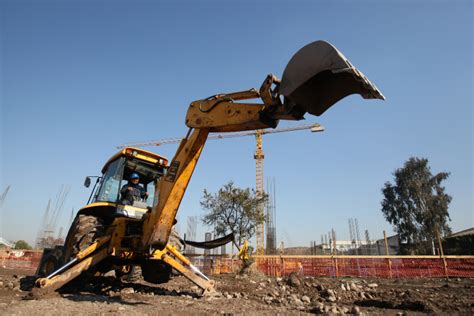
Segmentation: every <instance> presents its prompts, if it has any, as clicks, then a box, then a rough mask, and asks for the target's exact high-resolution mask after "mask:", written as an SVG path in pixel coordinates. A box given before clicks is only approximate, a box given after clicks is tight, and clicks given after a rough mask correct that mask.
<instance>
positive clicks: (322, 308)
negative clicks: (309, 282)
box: [314, 302, 324, 312]
mask: <svg viewBox="0 0 474 316" xmlns="http://www.w3.org/2000/svg"><path fill="white" fill-rule="evenodd" d="M314 307H315V308H316V309H317V310H319V311H321V312H322V311H324V304H323V303H321V302H316V303H315V304H314Z"/></svg>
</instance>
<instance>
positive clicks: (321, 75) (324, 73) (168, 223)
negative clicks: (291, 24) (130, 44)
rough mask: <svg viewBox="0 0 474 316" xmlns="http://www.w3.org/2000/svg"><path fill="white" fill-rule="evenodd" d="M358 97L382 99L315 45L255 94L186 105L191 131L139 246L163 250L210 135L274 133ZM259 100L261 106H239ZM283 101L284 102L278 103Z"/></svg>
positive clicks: (327, 48)
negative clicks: (270, 129)
mask: <svg viewBox="0 0 474 316" xmlns="http://www.w3.org/2000/svg"><path fill="white" fill-rule="evenodd" d="M354 93H358V94H360V95H361V96H362V97H364V98H367V99H384V96H383V95H382V94H381V93H380V91H379V90H378V89H377V88H376V87H375V86H374V85H373V84H372V83H371V82H370V81H369V80H368V79H367V78H366V77H365V76H364V75H363V74H362V73H361V72H360V71H358V70H357V69H356V68H355V67H353V66H352V64H351V63H350V62H349V61H348V60H347V59H346V58H345V57H344V55H342V53H340V52H339V51H338V50H337V49H336V48H335V47H334V46H332V45H331V44H329V43H327V42H324V41H317V42H314V43H311V44H309V45H307V46H305V47H303V48H302V49H301V50H300V51H298V52H297V53H296V54H295V55H294V56H293V58H292V59H291V60H290V62H289V63H288V65H287V67H286V69H285V71H284V73H283V79H282V80H281V81H280V80H278V79H277V78H276V77H275V76H273V75H268V76H267V78H266V79H265V80H264V82H263V84H262V86H261V87H260V90H258V91H257V90H256V89H251V90H247V91H241V92H233V93H225V94H218V95H214V96H211V97H209V98H207V99H203V100H198V101H194V102H192V103H191V105H190V106H189V109H188V113H187V115H186V125H187V126H188V127H190V132H189V133H188V135H187V137H186V138H184V139H183V141H182V142H181V144H180V146H179V148H178V151H177V153H176V155H175V157H174V158H173V160H172V162H171V167H170V169H169V171H168V174H167V175H166V177H164V178H163V179H161V181H160V183H159V197H158V198H159V203H158V205H156V206H155V207H154V208H153V210H152V212H151V214H150V215H149V216H148V217H147V218H146V220H145V221H144V229H143V231H144V235H143V240H142V243H143V246H144V247H150V248H151V249H163V248H164V247H165V246H166V243H167V241H168V238H169V235H170V232H171V227H172V225H173V222H174V220H175V217H176V213H177V211H178V207H179V204H180V203H181V200H182V198H183V195H184V192H185V190H186V187H187V185H188V183H189V180H190V178H191V176H192V173H193V171H194V168H195V167H196V163H197V161H198V159H199V156H200V154H201V152H202V149H203V147H204V144H205V142H206V140H207V136H208V135H209V133H210V132H236V131H244V130H255V129H263V128H268V127H273V128H275V127H276V126H277V125H278V122H279V120H281V119H283V120H300V119H303V118H304V115H305V113H310V114H313V115H318V116H319V115H321V114H322V113H323V112H325V111H326V110H327V109H328V108H329V107H331V106H332V105H333V104H335V103H336V102H337V101H339V100H340V99H342V98H344V97H346V96H348V95H350V94H354ZM251 99H260V101H262V103H246V102H238V101H242V100H251ZM282 99H283V100H282Z"/></svg>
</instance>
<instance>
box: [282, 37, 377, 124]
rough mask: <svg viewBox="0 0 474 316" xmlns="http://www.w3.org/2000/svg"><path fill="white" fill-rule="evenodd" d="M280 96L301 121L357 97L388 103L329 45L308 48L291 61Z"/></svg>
mask: <svg viewBox="0 0 474 316" xmlns="http://www.w3.org/2000/svg"><path fill="white" fill-rule="evenodd" d="M278 92H279V94H280V95H283V96H284V107H285V111H286V112H287V113H289V114H291V115H292V116H293V117H295V118H297V119H300V118H302V117H303V115H304V114H305V113H306V112H308V113H310V114H313V115H317V116H319V115H321V114H323V113H324V112H325V111H326V110H327V109H329V108H330V107H331V106H332V105H333V104H335V103H336V102H338V101H339V100H341V99H343V98H344V97H346V96H348V95H351V94H354V93H358V94H360V95H361V96H362V97H363V98H364V99H381V100H385V97H384V96H383V95H382V93H381V92H380V91H379V90H378V89H377V87H376V86H375V85H374V84H372V83H371V82H370V81H369V79H367V78H366V77H365V76H364V74H363V73H362V72H360V71H359V70H358V69H357V68H355V67H354V66H353V65H352V64H351V63H350V61H349V60H348V59H347V58H346V57H345V56H344V55H343V54H342V53H341V52H340V51H339V50H338V49H337V48H336V47H334V46H332V45H331V44H329V43H328V42H325V41H316V42H313V43H311V44H308V45H306V46H305V47H303V48H302V49H300V50H299V51H298V52H297V53H296V54H295V55H294V56H293V57H292V58H291V60H290V62H289V63H288V65H287V66H286V68H285V71H284V72H283V77H282V79H281V83H280V87H279V91H278Z"/></svg>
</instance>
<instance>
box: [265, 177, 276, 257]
mask: <svg viewBox="0 0 474 316" xmlns="http://www.w3.org/2000/svg"><path fill="white" fill-rule="evenodd" d="M267 194H268V201H267V204H266V205H265V206H266V212H265V224H266V245H267V247H266V251H265V254H267V255H273V254H276V248H277V240H276V185H275V178H273V179H272V180H271V181H270V180H267Z"/></svg>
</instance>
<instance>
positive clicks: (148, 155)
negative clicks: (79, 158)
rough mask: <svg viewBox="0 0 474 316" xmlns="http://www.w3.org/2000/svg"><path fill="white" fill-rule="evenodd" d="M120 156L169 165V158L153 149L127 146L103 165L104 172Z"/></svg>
mask: <svg viewBox="0 0 474 316" xmlns="http://www.w3.org/2000/svg"><path fill="white" fill-rule="evenodd" d="M120 157H133V158H135V159H138V160H142V161H146V162H149V163H153V164H158V165H160V166H162V167H164V168H167V167H168V159H167V158H166V157H163V156H160V155H158V154H155V153H152V152H151V151H147V150H143V149H140V148H134V147H125V148H123V149H122V150H120V151H119V152H117V153H116V154H115V155H113V156H112V157H111V158H110V159H109V160H107V162H106V163H105V165H104V167H102V173H104V172H105V171H106V170H107V167H108V166H109V165H110V164H111V163H112V162H113V161H115V160H117V159H119V158H120Z"/></svg>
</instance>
